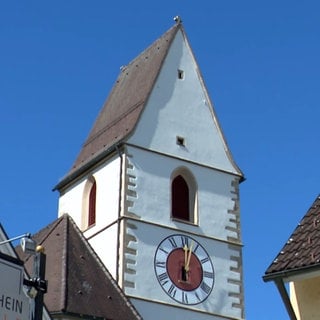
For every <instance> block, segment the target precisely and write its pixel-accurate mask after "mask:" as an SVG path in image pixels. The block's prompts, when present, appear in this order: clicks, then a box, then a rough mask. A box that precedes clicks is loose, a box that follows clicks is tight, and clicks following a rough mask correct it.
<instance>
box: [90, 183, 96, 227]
mask: <svg viewBox="0 0 320 320" xmlns="http://www.w3.org/2000/svg"><path fill="white" fill-rule="evenodd" d="M96 193H97V185H96V182H94V183H93V185H92V186H91V189H90V193H89V208H88V209H89V210H88V227H90V226H92V225H94V224H95V223H96Z"/></svg>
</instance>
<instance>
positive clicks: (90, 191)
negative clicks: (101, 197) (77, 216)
mask: <svg viewBox="0 0 320 320" xmlns="http://www.w3.org/2000/svg"><path fill="white" fill-rule="evenodd" d="M96 203H97V183H96V180H95V178H94V177H93V176H91V177H90V178H89V179H88V180H87V182H86V184H85V187H84V191H83V199H82V229H83V230H85V229H87V228H89V227H91V226H93V225H94V224H95V223H96Z"/></svg>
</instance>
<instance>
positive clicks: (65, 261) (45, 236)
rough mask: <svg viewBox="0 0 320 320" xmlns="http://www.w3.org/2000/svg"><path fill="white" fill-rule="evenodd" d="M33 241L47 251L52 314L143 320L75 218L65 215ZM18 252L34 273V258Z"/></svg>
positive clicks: (47, 297) (47, 302)
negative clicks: (83, 233) (79, 227)
mask: <svg viewBox="0 0 320 320" xmlns="http://www.w3.org/2000/svg"><path fill="white" fill-rule="evenodd" d="M32 238H33V239H34V240H35V241H36V242H37V244H39V245H42V246H43V247H44V248H45V253H46V260H47V261H46V279H47V280H48V292H47V293H46V294H45V295H44V302H45V305H46V307H47V309H48V310H49V312H50V314H52V315H60V314H64V315H68V314H69V315H74V316H76V317H83V316H85V317H90V318H91V317H95V318H102V319H118V320H137V319H141V317H140V316H139V314H138V313H137V311H136V310H135V308H134V307H133V306H132V304H131V303H130V301H129V300H128V299H127V297H126V296H125V295H124V293H123V291H122V290H121V289H120V287H119V286H118V285H117V283H116V281H115V280H114V279H113V278H112V276H111V274H110V273H109V272H108V270H107V269H106V268H105V266H104V265H103V264H102V262H101V261H100V259H99V258H98V256H97V255H96V253H95V252H94V250H93V249H92V247H91V246H90V245H89V243H88V242H87V240H86V239H85V238H84V236H83V235H82V233H81V232H80V230H79V229H78V228H77V226H76V225H75V223H74V222H73V220H72V219H71V217H69V216H68V215H63V216H62V217H61V218H59V219H57V220H56V221H54V222H53V223H51V224H50V225H48V226H47V227H45V228H44V229H42V230H41V231H40V232H39V233H37V234H36V235H34V237H32ZM17 252H18V254H19V257H20V259H21V260H23V261H25V266H26V268H27V270H28V272H29V274H31V272H32V267H33V266H32V263H33V259H32V258H31V256H29V255H25V254H24V253H23V252H22V251H21V249H20V248H17Z"/></svg>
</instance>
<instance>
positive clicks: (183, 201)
mask: <svg viewBox="0 0 320 320" xmlns="http://www.w3.org/2000/svg"><path fill="white" fill-rule="evenodd" d="M171 188H172V190H171V199H172V200H171V201H172V207H171V211H172V217H173V218H177V219H182V220H187V221H189V220H190V214H189V213H190V208H189V187H188V184H187V183H186V181H185V180H184V178H183V177H182V176H181V175H178V176H176V177H175V178H174V179H173V181H172V186H171Z"/></svg>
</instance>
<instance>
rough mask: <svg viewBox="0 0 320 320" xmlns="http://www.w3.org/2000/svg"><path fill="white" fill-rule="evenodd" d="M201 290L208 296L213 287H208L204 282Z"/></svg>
mask: <svg viewBox="0 0 320 320" xmlns="http://www.w3.org/2000/svg"><path fill="white" fill-rule="evenodd" d="M200 288H201V290H202V291H203V292H205V293H206V294H209V293H210V291H211V287H210V286H208V285H207V284H206V283H205V282H204V281H203V282H202V283H201V285H200Z"/></svg>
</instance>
